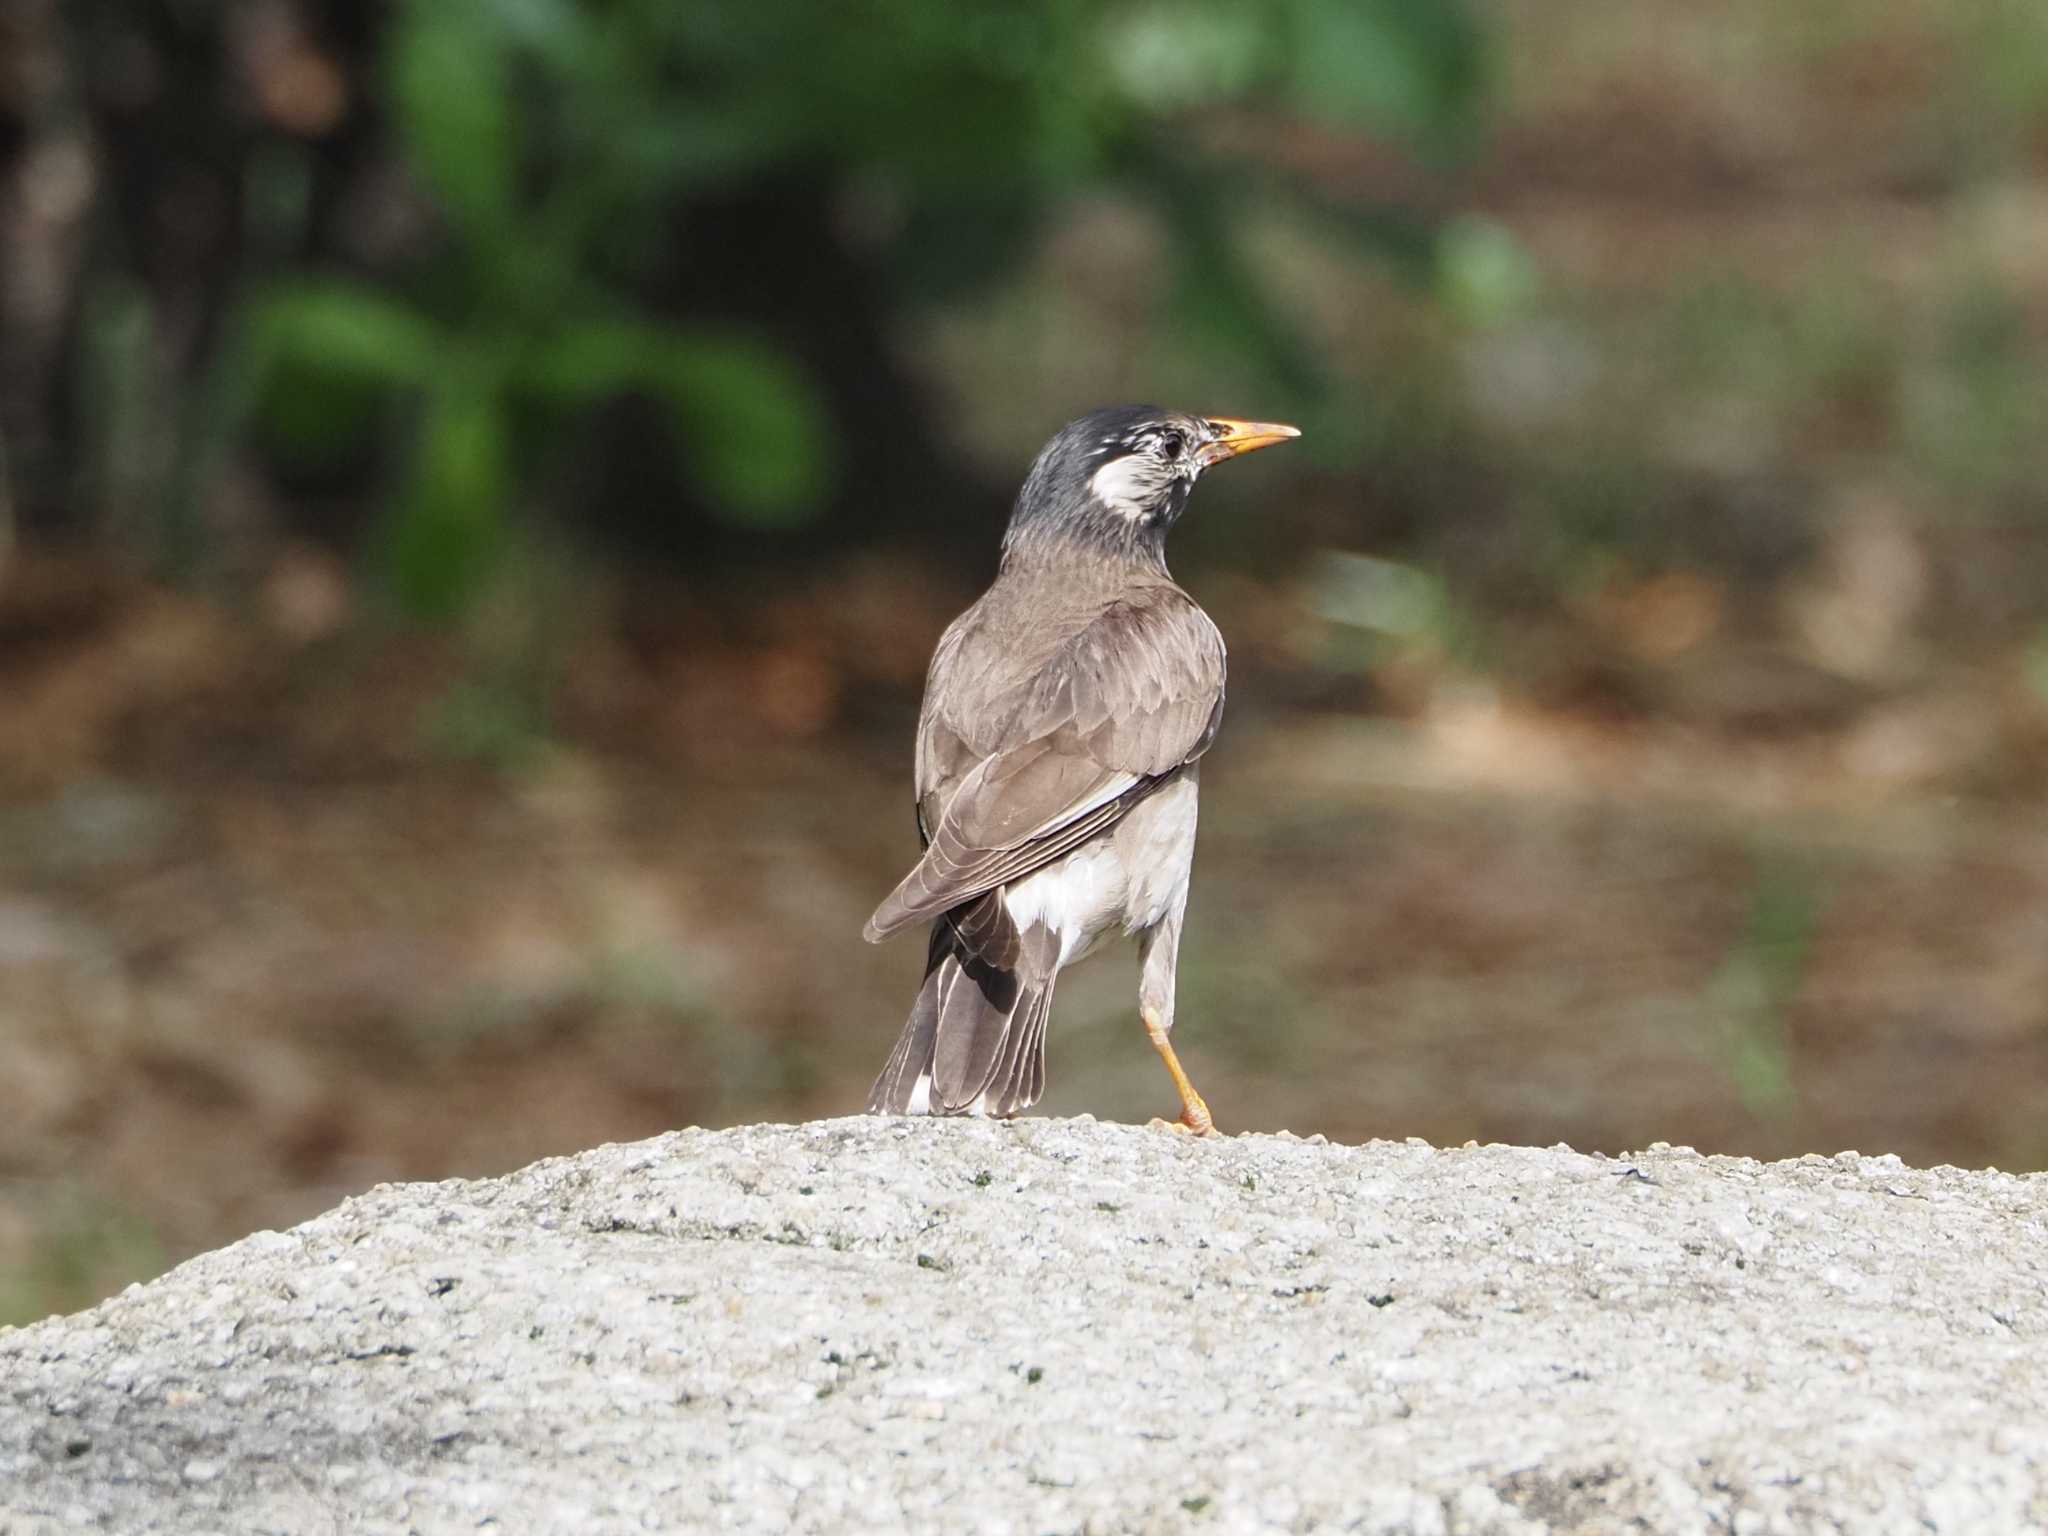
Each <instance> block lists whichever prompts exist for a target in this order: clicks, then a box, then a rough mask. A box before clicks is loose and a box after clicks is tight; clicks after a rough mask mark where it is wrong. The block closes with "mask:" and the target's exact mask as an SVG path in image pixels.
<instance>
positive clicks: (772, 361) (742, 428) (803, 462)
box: [648, 333, 827, 526]
mask: <svg viewBox="0 0 2048 1536" xmlns="http://www.w3.org/2000/svg"><path fill="white" fill-rule="evenodd" d="M648 362H649V382H650V383H651V384H652V385H653V386H654V388H655V389H656V390H658V391H659V393H660V394H661V395H662V397H663V398H664V399H666V400H667V402H668V404H669V407H670V409H671V410H672V411H673V412H674V413H675V418H676V424H677V426H678V428H679V430H680V431H681V434H682V437H683V443H684V453H685V456H686V458H687V460H688V463H689V465H690V467H691V468H692V469H693V470H694V471H695V472H696V474H697V477H698V479H699V480H700V482H701V483H702V484H703V486H704V488H705V490H706V491H708V492H709V493H710V495H711V497H712V500H713V502H714V504H715V505H716V506H717V508H718V509H719V510H721V511H724V512H726V513H728V514H729V515H731V516H732V517H734V518H735V519H736V520H738V521H741V522H747V523H753V524H757V525H762V526H790V525H793V524H796V523H801V522H806V521H808V520H809V519H810V518H812V517H813V516H815V515H816V514H817V511H818V505H819V500H820V494H821V492H822V490H823V488H824V482H825V469H826V459H827V432H826V428H825V419H824V410H823V408H822V406H821V405H820V403H819V400H818V397H817V394H816V392H815V391H814V390H813V389H812V387H811V385H810V382H809V381H808V380H807V379H806V378H805V377H804V376H803V375H802V374H801V373H800V372H799V371H798V370H797V368H796V367H795V366H794V365H793V364H792V363H791V362H790V361H789V360H788V359H787V358H785V357H784V356H782V354H780V353H779V352H775V351H772V350H770V349H769V348H767V347H763V346H761V345H759V344H757V343H755V342H751V341H747V340H743V339H741V338H738V337H712V336H705V335H699V334H694V333H688V334H675V333H670V334H668V335H666V336H661V337H656V338H653V339H652V340H651V343H650V346H649V352H648Z"/></svg>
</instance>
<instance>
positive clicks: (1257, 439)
mask: <svg viewBox="0 0 2048 1536" xmlns="http://www.w3.org/2000/svg"><path fill="white" fill-rule="evenodd" d="M1209 425H1210V426H1212V427H1215V428H1218V429H1219V430H1220V431H1221V432H1222V434H1223V435H1222V436H1221V437H1218V438H1216V439H1215V440H1214V441H1212V442H1207V443H1204V444H1203V445H1202V446H1201V447H1200V448H1199V449H1198V450H1196V453H1195V457H1196V459H1197V460H1198V461H1199V462H1200V463H1201V466H1202V467H1203V468H1204V469H1207V468H1208V467H1209V466H1210V465H1211V464H1221V463H1222V462H1223V461H1224V460H1225V459H1234V458H1236V457H1237V456H1238V455H1239V454H1242V453H1256V452H1257V451H1258V450H1259V449H1261V448H1270V447H1272V446H1273V445H1274V444H1275V443H1284V442H1286V441H1287V440H1288V439H1289V438H1291V437H1299V436H1301V428H1299V427H1290V426H1287V425H1285V424H1283V423H1281V422H1277V421H1239V420H1238V419H1237V418H1236V417H1234V416H1211V417H1210V418H1209Z"/></svg>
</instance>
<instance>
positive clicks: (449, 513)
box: [384, 368, 511, 619]
mask: <svg viewBox="0 0 2048 1536" xmlns="http://www.w3.org/2000/svg"><path fill="white" fill-rule="evenodd" d="M510 484H511V441H510V432H509V429H508V426H507V423H506V413H505V402H504V398H503V395H502V393H501V392H500V391H499V390H497V389H495V388H493V387H492V385H491V380H490V377H489V375H488V374H487V373H486V372H484V371H483V370H478V369H474V368H465V369H458V370H456V371H454V372H452V373H451V374H450V375H449V376H448V377H447V380H446V381H445V382H444V383H443V384H442V385H441V386H440V387H439V388H437V389H436V390H435V392H434V394H433V396H432V397H431V399H430V400H429V403H428V409H427V416H426V420H425V422H424V424H423V425H422V428H421V432H420V440H419V443H418V445H417V448H416V450H415V458H414V461H413V472H412V477H411V482H410V484H409V485H408V486H407V488H406V490H405V493H404V494H403V495H402V497H401V498H400V500H399V502H398V505H397V509H396V514H395V516H394V518H393V520H392V522H391V523H390V525H389V526H388V528H387V531H386V539H385V551H384V553H385V569H386V573H387V576H388V579H389V581H390V584H391V589H392V591H393V592H394V593H395V594H396V596H397V597H398V599H399V601H400V602H401V603H403V604H404V605H405V607H406V608H407V609H408V610H409V611H411V612H412V613H414V614H416V615H418V616H420V617H422V618H430V619H446V618H451V617H454V616H455V615H456V614H459V613H460V612H462V610H463V609H464V607H465V606H467V604H468V603H469V601H470V599H471V598H473V597H474V596H475V595H476V593H477V592H478V590H479V589H480V588H481V587H482V585H483V581H484V578H485V577H486V576H487V575H488V574H489V573H490V570H491V567H492V566H493V565H494V564H495V563H496V560H497V557H498V555H499V554H500V553H501V552H502V549H503V544H504V536H505V529H504V507H505V499H506V496H507V494H508V492H509V489H510Z"/></svg>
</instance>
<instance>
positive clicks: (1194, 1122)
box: [1145, 1098, 1219, 1136]
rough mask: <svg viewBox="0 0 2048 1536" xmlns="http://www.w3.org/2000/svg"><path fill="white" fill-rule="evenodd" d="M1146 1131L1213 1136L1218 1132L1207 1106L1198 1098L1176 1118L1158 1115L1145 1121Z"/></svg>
mask: <svg viewBox="0 0 2048 1536" xmlns="http://www.w3.org/2000/svg"><path fill="white" fill-rule="evenodd" d="M1145 1129H1146V1130H1148V1131H1176V1132H1178V1133H1179V1134H1181V1135H1183V1136H1215V1135H1217V1134H1219V1132H1218V1131H1217V1129H1216V1121H1215V1119H1214V1118H1213V1117H1212V1116H1211V1115H1210V1114H1209V1106H1208V1105H1207V1104H1204V1103H1203V1102H1202V1101H1201V1100H1200V1099H1199V1098H1197V1099H1195V1100H1193V1101H1192V1102H1190V1103H1189V1104H1188V1106H1187V1107H1186V1108H1185V1109H1183V1110H1182V1111H1181V1116H1180V1118H1179V1119H1178V1120H1164V1119H1161V1118H1159V1117H1158V1116H1156V1115H1155V1116H1154V1117H1153V1118H1152V1119H1150V1120H1148V1121H1147V1122H1146V1123H1145Z"/></svg>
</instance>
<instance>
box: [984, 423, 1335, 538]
mask: <svg viewBox="0 0 2048 1536" xmlns="http://www.w3.org/2000/svg"><path fill="white" fill-rule="evenodd" d="M1299 436H1301V433H1300V431H1299V430H1298V429H1296V428H1294V427H1288V426H1282V425H1280V424H1279V423H1278V422H1270V421H1240V420H1238V419H1237V418H1236V417H1233V416H1190V415H1188V414H1187V413H1186V412H1184V411H1168V410H1162V409H1160V408H1159V407H1158V406H1153V405H1123V406H1114V407H1111V408H1110V409H1107V410H1100V411H1092V412H1090V413H1089V414H1088V415H1086V416H1083V417H1081V418H1080V419H1079V420H1078V421H1070V422H1068V423H1067V424H1066V425H1065V426H1064V427H1062V428H1060V430H1059V431H1058V432H1057V433H1055V434H1054V435H1053V439H1052V441H1051V442H1049V443H1047V444H1046V445H1045V447H1044V448H1043V449H1041V450H1040V451H1039V455H1038V458H1037V461H1036V462H1035V463H1033V464H1032V466H1031V473H1030V475H1029V476H1028V477H1027V478H1026V479H1025V481H1024V489H1023V490H1021V491H1019V492H1018V493H1017V505H1016V507H1015V508H1014V510H1012V512H1011V514H1010V527H1009V532H1008V533H1007V534H1005V535H1004V538H1003V553H1004V556H1005V558H1009V557H1010V556H1012V555H1013V554H1016V553H1018V552H1019V551H1021V550H1024V549H1027V548H1045V549H1057V548H1059V547H1061V546H1063V545H1069V544H1079V545H1084V546H1097V547H1101V546H1107V547H1108V548H1109V549H1110V550H1112V551H1121V552H1124V553H1126V554H1128V555H1130V556H1132V557H1134V558H1137V559H1141V560H1144V561H1146V562H1148V563H1163V561H1164V550H1165V546H1166V533H1167V530H1168V529H1170V528H1171V527H1172V526H1173V525H1174V523H1175V521H1176V520H1177V519H1178V518H1179V517H1180V515H1181V513H1182V512H1184V511H1186V510H1187V504H1188V494H1189V493H1190V492H1191V491H1193V490H1194V487H1195V481H1196V480H1197V479H1199V478H1200V476H1201V474H1202V471H1203V470H1205V469H1208V468H1210V467H1211V466H1212V465H1216V464H1221V463H1222V462H1224V460H1226V459H1234V458H1236V457H1237V456H1238V455H1240V454H1245V453H1251V452H1253V451H1254V450H1256V449H1259V448H1268V447H1271V446H1272V445H1273V444H1274V443H1284V442H1286V441H1287V440H1288V439H1289V438H1291V437H1299Z"/></svg>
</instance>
